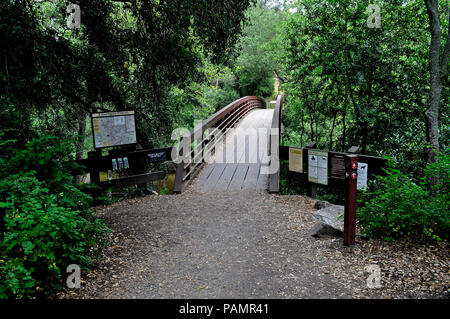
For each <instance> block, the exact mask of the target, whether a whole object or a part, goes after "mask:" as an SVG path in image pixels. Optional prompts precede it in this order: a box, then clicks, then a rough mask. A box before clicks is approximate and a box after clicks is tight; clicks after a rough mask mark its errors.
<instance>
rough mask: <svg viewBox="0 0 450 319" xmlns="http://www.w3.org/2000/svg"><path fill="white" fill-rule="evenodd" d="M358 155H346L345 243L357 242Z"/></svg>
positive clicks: (352, 243)
mask: <svg viewBox="0 0 450 319" xmlns="http://www.w3.org/2000/svg"><path fill="white" fill-rule="evenodd" d="M357 180H358V155H345V209H344V245H346V246H349V245H354V244H355V234H356V184H357Z"/></svg>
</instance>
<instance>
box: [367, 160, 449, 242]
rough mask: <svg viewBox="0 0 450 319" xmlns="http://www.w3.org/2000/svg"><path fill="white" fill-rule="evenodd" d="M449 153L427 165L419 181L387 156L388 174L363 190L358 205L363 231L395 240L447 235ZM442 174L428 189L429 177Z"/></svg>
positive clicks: (436, 237) (443, 236) (369, 235)
mask: <svg viewBox="0 0 450 319" xmlns="http://www.w3.org/2000/svg"><path fill="white" fill-rule="evenodd" d="M449 168H450V167H449V156H448V155H443V156H440V157H439V158H438V163H436V164H432V165H428V166H427V168H426V169H425V175H424V177H423V178H422V181H421V183H420V184H416V183H414V182H413V181H412V180H411V179H410V178H408V177H407V176H406V175H405V174H403V173H402V172H401V171H400V170H398V169H397V168H396V164H395V163H394V161H392V160H390V159H388V167H387V169H385V171H386V176H378V177H377V182H376V183H377V185H378V186H377V187H376V188H375V190H373V191H367V192H365V193H364V194H363V197H362V200H361V201H360V204H363V205H364V204H365V205H364V206H363V207H360V208H359V209H358V224H359V226H360V227H361V229H362V233H363V235H365V236H367V237H383V238H385V239H386V240H395V239H396V238H399V237H401V236H424V237H427V238H432V239H434V240H441V238H446V239H448V235H449V230H450V224H449V223H450V213H449V211H448V207H449V204H450V202H449V195H448V185H449V181H448V174H449ZM436 174H439V176H440V177H441V179H440V180H441V182H440V183H439V185H437V186H436V187H435V188H434V189H432V190H430V189H428V185H429V183H428V182H429V180H430V178H431V177H432V176H436Z"/></svg>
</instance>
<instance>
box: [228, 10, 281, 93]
mask: <svg viewBox="0 0 450 319" xmlns="http://www.w3.org/2000/svg"><path fill="white" fill-rule="evenodd" d="M247 15H248V19H249V24H247V25H246V26H245V27H244V30H243V36H242V37H241V38H240V40H239V42H238V47H239V56H238V57H237V59H236V65H235V69H234V73H235V74H236V77H237V78H238V84H239V89H240V93H241V96H244V95H257V96H262V97H269V96H271V95H272V94H273V91H274V76H275V74H274V72H276V70H277V68H278V67H277V63H276V61H275V55H274V52H276V51H274V48H273V47H271V45H272V39H273V38H274V37H275V35H276V27H277V25H278V24H279V22H280V21H281V17H282V15H281V13H280V12H279V11H275V10H273V9H270V8H268V7H264V6H255V7H252V8H251V9H249V10H248V13H247Z"/></svg>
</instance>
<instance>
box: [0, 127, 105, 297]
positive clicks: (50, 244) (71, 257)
mask: <svg viewBox="0 0 450 319" xmlns="http://www.w3.org/2000/svg"><path fill="white" fill-rule="evenodd" d="M13 143H14V141H5V142H3V143H1V144H0V151H1V153H5V152H7V153H8V154H11V155H10V156H9V157H8V158H0V215H1V216H2V221H1V223H0V226H1V230H2V236H1V238H0V269H1V273H0V298H8V297H12V298H30V297H39V296H42V295H43V294H48V293H51V292H53V291H55V289H58V288H59V287H60V284H61V281H62V279H63V278H62V275H63V274H64V273H65V270H66V267H67V266H68V265H69V264H78V265H80V266H81V267H87V266H89V264H90V263H91V262H92V260H93V258H96V257H97V256H98V254H99V252H100V249H101V247H102V238H103V236H104V235H105V233H106V231H107V229H106V227H105V225H104V224H103V222H102V221H101V220H100V219H98V218H96V217H95V216H94V215H93V213H92V211H90V209H89V205H90V202H91V198H90V197H89V196H87V195H86V194H84V193H83V192H82V191H81V190H80V189H79V188H78V186H76V185H74V184H73V177H72V174H71V170H72V169H73V168H75V164H74V163H73V162H71V161H69V158H68V156H67V154H70V153H71V149H72V147H71V143H70V142H68V141H60V140H59V139H58V138H56V137H51V136H45V137H42V138H40V139H34V140H31V141H30V142H28V143H27V144H26V145H24V147H23V148H19V145H14V144H13Z"/></svg>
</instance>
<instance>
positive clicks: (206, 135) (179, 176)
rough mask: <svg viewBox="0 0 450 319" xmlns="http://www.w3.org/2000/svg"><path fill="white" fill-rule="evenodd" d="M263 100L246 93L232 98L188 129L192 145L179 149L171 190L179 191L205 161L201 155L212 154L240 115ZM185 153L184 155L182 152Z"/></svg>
mask: <svg viewBox="0 0 450 319" xmlns="http://www.w3.org/2000/svg"><path fill="white" fill-rule="evenodd" d="M265 107H266V102H265V101H264V100H263V99H262V98H260V97H257V96H246V97H243V98H240V99H239V100H236V101H234V102H232V103H230V104H228V105H227V106H225V107H224V108H222V109H221V110H219V111H217V112H216V113H215V114H213V115H212V116H211V117H209V118H208V119H206V120H205V121H203V122H202V125H201V126H199V127H195V128H194V129H193V130H191V131H190V134H189V135H188V136H184V137H183V139H187V141H188V142H189V145H190V146H192V147H191V148H192V149H191V150H190V151H189V152H186V151H185V150H183V149H182V150H180V151H179V156H181V158H182V160H181V161H180V162H179V164H177V169H176V174H175V184H174V193H181V192H182V191H183V190H184V188H185V187H186V185H187V183H188V182H189V181H190V180H192V179H193V178H194V177H195V175H196V174H197V173H198V172H199V171H200V169H201V168H202V166H203V165H204V163H205V158H206V157H207V156H210V155H212V154H213V153H214V151H215V148H216V147H217V146H218V145H220V143H221V142H223V141H224V139H225V137H226V133H227V131H228V130H229V129H231V128H233V127H234V126H235V125H236V124H237V123H238V122H239V121H240V120H241V119H242V118H243V117H244V116H246V115H247V114H248V113H249V112H250V111H252V110H253V109H255V108H265ZM183 152H185V154H182V153H183Z"/></svg>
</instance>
